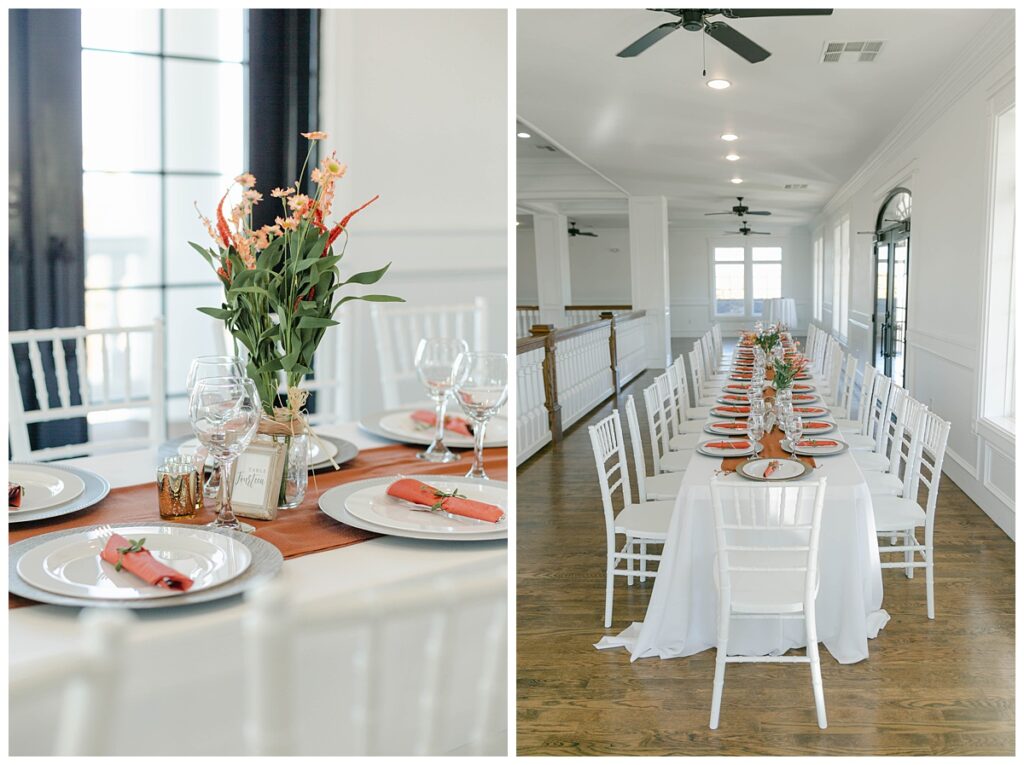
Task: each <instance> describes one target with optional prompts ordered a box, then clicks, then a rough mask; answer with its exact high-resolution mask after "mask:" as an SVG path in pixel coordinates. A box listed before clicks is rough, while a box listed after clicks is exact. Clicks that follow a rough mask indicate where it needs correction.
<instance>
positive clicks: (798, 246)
mask: <svg viewBox="0 0 1024 765" xmlns="http://www.w3.org/2000/svg"><path fill="white" fill-rule="evenodd" d="M760 226H764V227H767V228H774V229H775V230H774V231H773V234H775V235H774V236H758V237H757V239H756V241H753V240H751V241H749V242H748V241H747V240H744V239H743V238H741V237H723V236H721V233H720V232H721V231H723V230H724V228H723V227H720V226H718V227H715V228H713V229H711V228H704V227H701V228H697V227H693V228H683V227H678V228H677V227H675V226H672V227H670V228H669V231H668V238H669V273H670V279H671V282H670V285H669V299H670V301H671V306H672V336H673V337H699V336H700V335H703V334H704V333H705V332H706V331H707V330H708V329H709V328H710V327H711V324H712V323H713V322H714V321H716V320H715V318H714V316H713V310H714V306H713V305H712V301H711V294H712V293H711V287H712V284H711V248H712V247H713V246H715V245H720V246H737V244H746V243H752V244H755V245H757V246H775V245H777V246H779V247H782V296H783V297H791V298H793V299H794V300H796V307H797V320H798V325H799V326H798V331H800V332H801V333H802V331H803V329H804V328H806V326H807V322H808V320H809V319H810V316H811V297H812V295H811V277H810V271H811V266H812V256H811V238H810V233H809V232H808V230H807V229H806V228H802V227H794V228H792V229H789V230H786V229H779V228H778V227H773V226H771V225H770V224H768V223H762V222H761V221H758V223H757V224H756V226H753V227H760ZM748 239H750V238H749V237H748ZM719 323H721V325H722V329H723V331H726V332H730V331H739V330H740V329H747V328H749V325H750V324H751V321H750V320H749V319H746V320H739V321H720V322H719Z"/></svg>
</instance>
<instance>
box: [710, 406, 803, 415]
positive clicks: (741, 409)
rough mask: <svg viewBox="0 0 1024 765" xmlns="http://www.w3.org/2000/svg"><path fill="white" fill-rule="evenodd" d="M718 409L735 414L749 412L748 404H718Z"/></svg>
mask: <svg viewBox="0 0 1024 765" xmlns="http://www.w3.org/2000/svg"><path fill="white" fill-rule="evenodd" d="M718 411H720V412H735V413H736V414H749V412H750V407H749V406H720V407H718ZM793 411H794V412H795V411H796V407H794V408H793Z"/></svg>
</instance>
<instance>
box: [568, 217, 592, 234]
mask: <svg viewBox="0 0 1024 765" xmlns="http://www.w3.org/2000/svg"><path fill="white" fill-rule="evenodd" d="M569 236H597V234H594V233H592V232H590V231H580V230H579V229H578V228H576V221H574V220H571V221H569Z"/></svg>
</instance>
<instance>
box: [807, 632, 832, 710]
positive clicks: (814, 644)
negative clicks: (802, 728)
mask: <svg viewBox="0 0 1024 765" xmlns="http://www.w3.org/2000/svg"><path fill="white" fill-rule="evenodd" d="M807 656H808V658H809V659H810V660H811V689H812V690H813V691H814V708H815V709H816V710H817V712H818V727H819V728H822V729H824V728H827V727H828V720H827V719H826V717H825V690H824V687H823V686H822V683H821V660H820V659H819V658H818V634H817V630H815V628H814V614H813V613H812V614H810V615H809V616H808V617H807Z"/></svg>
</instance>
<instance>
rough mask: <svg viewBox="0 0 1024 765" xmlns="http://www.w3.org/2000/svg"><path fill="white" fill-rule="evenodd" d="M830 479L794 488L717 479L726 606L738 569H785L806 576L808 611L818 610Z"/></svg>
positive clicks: (714, 499)
mask: <svg viewBox="0 0 1024 765" xmlns="http://www.w3.org/2000/svg"><path fill="white" fill-rule="evenodd" d="M825 482H826V479H825V478H824V477H821V478H819V479H818V480H817V481H816V482H814V483H805V484H791V485H788V486H783V485H775V486H772V485H764V484H746V483H744V484H734V483H729V482H723V481H722V479H720V478H717V477H716V478H713V479H712V480H711V506H712V509H713V512H714V516H715V548H716V552H717V566H718V582H719V597H720V601H719V602H720V605H721V607H722V608H724V609H727V608H728V604H729V602H730V595H731V580H732V575H733V574H734V573H740V572H742V573H763V572H769V571H774V572H779V571H785V572H789V573H792V574H795V575H798V576H799V575H802V576H803V593H804V609H805V610H806V611H807V613H808V614H813V611H814V591H815V583H816V581H817V575H818V542H819V538H820V535H821V510H822V507H823V506H824V503H825ZM766 595H767V596H768V597H770V596H771V593H766Z"/></svg>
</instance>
